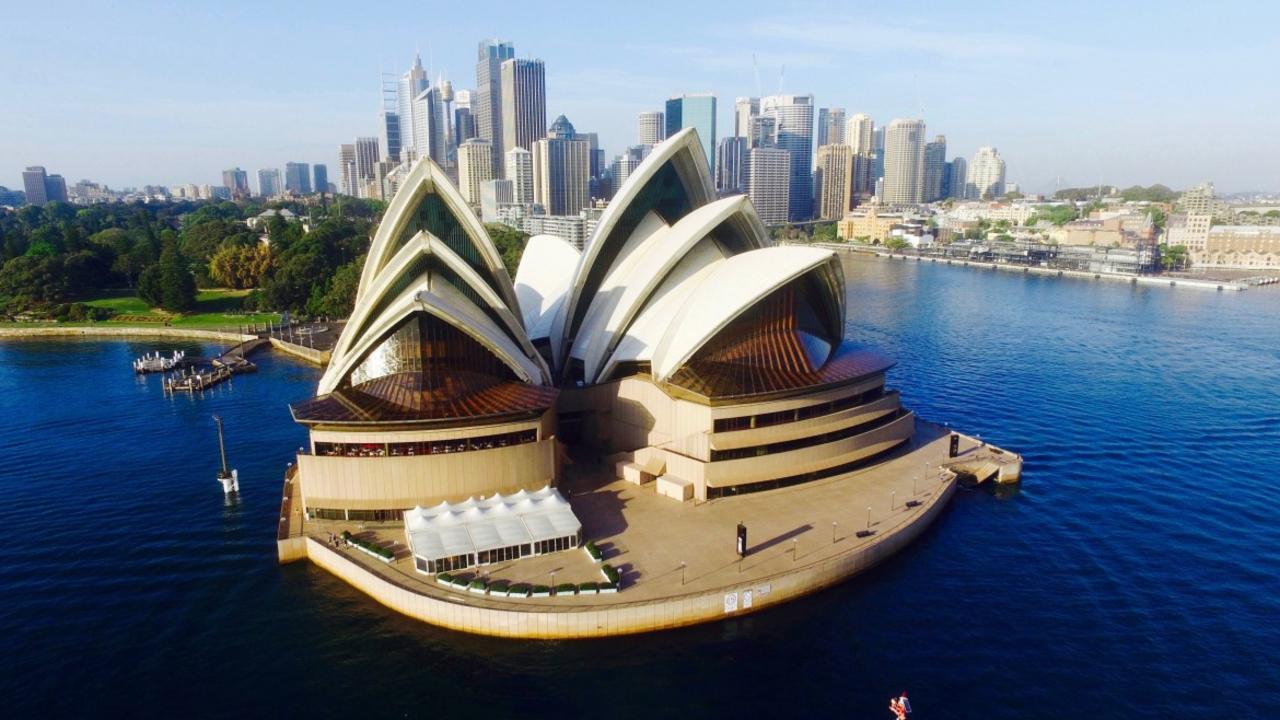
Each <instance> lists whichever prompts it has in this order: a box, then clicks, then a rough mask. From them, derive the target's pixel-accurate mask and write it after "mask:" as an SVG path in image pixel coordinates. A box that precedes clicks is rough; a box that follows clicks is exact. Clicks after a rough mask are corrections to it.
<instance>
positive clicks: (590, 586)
mask: <svg viewBox="0 0 1280 720" xmlns="http://www.w3.org/2000/svg"><path fill="white" fill-rule="evenodd" d="M599 587H600V585H599V584H598V583H593V582H584V583H581V584H579V585H578V590H597V589H599Z"/></svg>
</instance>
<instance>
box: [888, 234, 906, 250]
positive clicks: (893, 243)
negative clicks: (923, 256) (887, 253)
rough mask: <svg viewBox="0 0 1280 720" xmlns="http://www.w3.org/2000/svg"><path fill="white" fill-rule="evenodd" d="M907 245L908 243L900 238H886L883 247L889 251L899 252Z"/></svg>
mask: <svg viewBox="0 0 1280 720" xmlns="http://www.w3.org/2000/svg"><path fill="white" fill-rule="evenodd" d="M908 244H909V243H908V242H907V241H906V240H903V239H902V238H900V237H890V238H886V239H885V241H884V246H885V247H887V248H889V249H890V250H901V249H903V248H905V247H907V245H908Z"/></svg>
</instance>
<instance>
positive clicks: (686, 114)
mask: <svg viewBox="0 0 1280 720" xmlns="http://www.w3.org/2000/svg"><path fill="white" fill-rule="evenodd" d="M687 127H691V128H694V129H696V130H697V131H698V139H699V140H701V141H702V151H703V152H704V153H706V156H707V169H709V170H714V169H715V167H716V96H715V95H712V94H711V93H700V94H697V95H681V96H679V97H673V98H671V99H669V100H667V116H666V129H667V137H671V136H672V135H675V134H676V133H678V132H680V131H681V130H683V129H684V128H687Z"/></svg>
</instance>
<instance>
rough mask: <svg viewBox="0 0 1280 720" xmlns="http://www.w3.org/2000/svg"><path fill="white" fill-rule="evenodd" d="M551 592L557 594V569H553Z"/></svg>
mask: <svg viewBox="0 0 1280 720" xmlns="http://www.w3.org/2000/svg"><path fill="white" fill-rule="evenodd" d="M551 594H552V595H555V594H556V571H555V570H552V571H551Z"/></svg>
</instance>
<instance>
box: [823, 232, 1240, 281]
mask: <svg viewBox="0 0 1280 720" xmlns="http://www.w3.org/2000/svg"><path fill="white" fill-rule="evenodd" d="M814 246H816V247H822V248H826V249H828V250H838V251H843V252H847V253H856V254H860V255H873V256H875V257H877V258H881V259H885V260H903V261H907V260H915V261H916V262H925V261H926V260H927V261H929V262H931V263H934V264H939V263H941V264H945V265H958V266H961V267H972V268H977V269H983V270H1001V271H1004V272H1014V273H1022V274H1024V275H1041V276H1045V277H1069V278H1076V279H1080V280H1113V281H1120V282H1127V283H1129V284H1130V285H1158V286H1167V287H1183V288H1192V289H1196V290H1216V291H1236V292H1242V291H1244V290H1248V289H1249V286H1248V285H1245V284H1244V283H1240V282H1236V281H1232V280H1196V279H1193V278H1176V277H1166V276H1159V275H1127V274H1125V273H1111V272H1093V271H1090V270H1063V269H1059V268H1046V267H1031V266H1027V265H1011V264H1009V263H1001V262H991V261H989V260H966V259H963V258H939V257H926V256H922V255H907V254H904V253H896V252H889V251H887V250H880V249H876V248H870V247H861V246H856V245H844V244H841V243H814Z"/></svg>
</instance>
